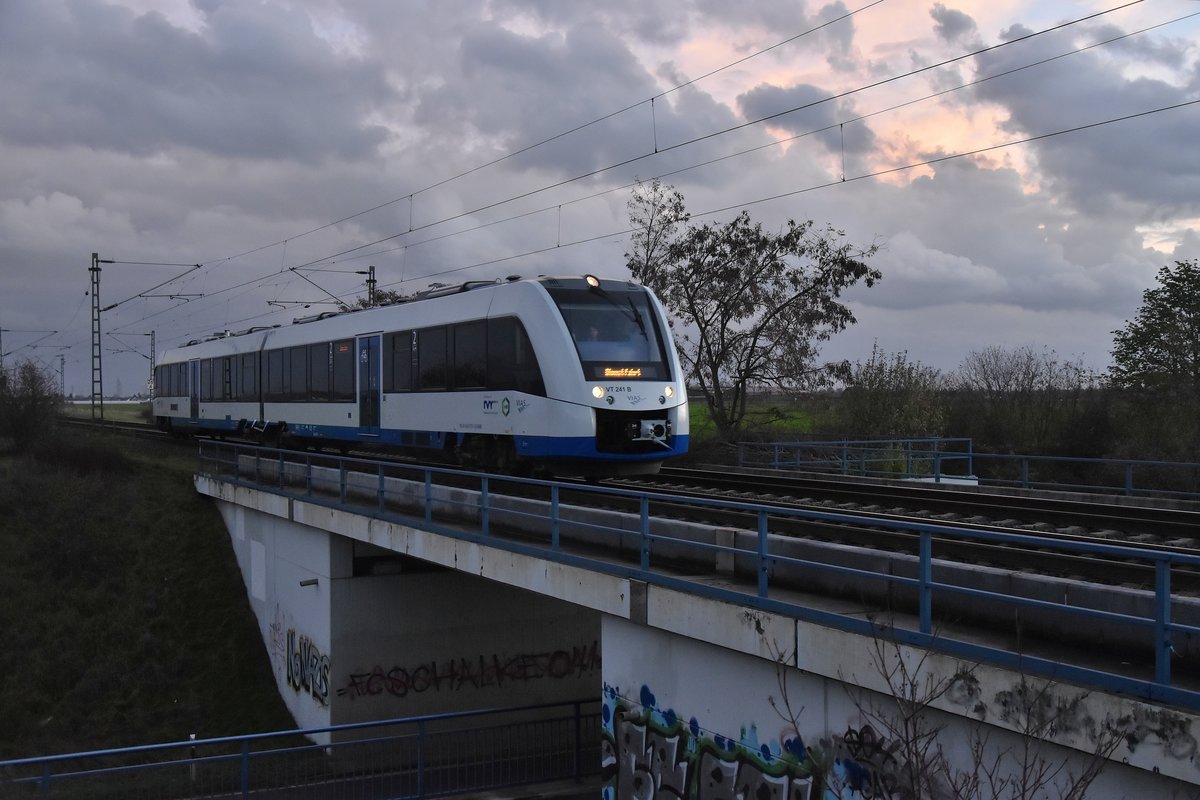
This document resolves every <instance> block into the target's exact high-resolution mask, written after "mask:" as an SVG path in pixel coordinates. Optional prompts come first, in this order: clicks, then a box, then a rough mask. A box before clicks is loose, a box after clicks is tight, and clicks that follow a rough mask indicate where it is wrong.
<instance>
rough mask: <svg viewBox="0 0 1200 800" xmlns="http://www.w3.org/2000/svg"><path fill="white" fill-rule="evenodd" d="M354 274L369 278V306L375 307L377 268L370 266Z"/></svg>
mask: <svg viewBox="0 0 1200 800" xmlns="http://www.w3.org/2000/svg"><path fill="white" fill-rule="evenodd" d="M354 274H355V275H366V276H367V305H368V306H373V305H375V267H374V266H370V267H367V268H366V270H361V269H357V270H355V271H354Z"/></svg>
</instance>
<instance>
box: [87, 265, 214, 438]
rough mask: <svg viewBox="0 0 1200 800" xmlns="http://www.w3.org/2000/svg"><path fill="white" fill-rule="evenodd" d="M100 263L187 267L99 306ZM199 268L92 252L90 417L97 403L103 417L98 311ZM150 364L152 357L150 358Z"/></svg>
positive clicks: (107, 308) (94, 416)
mask: <svg viewBox="0 0 1200 800" xmlns="http://www.w3.org/2000/svg"><path fill="white" fill-rule="evenodd" d="M101 264H135V265H140V266H148V267H187V268H188V269H187V272H182V273H180V274H179V275H176V276H175V277H174V278H169V279H168V280H165V281H163V282H162V283H160V284H158V285H157V286H151V287H150V288H149V289H146V290H145V291H142V292H138V293H137V294H135V295H133V297H127V298H125V299H124V300H122V301H121V302H119V303H113V304H112V305H110V306H105V307H104V308H101V307H100V265H101ZM197 269H200V265H199V264H176V263H172V262H163V261H114V260H113V259H111V258H100V256H98V255H97V254H95V253H92V266H91V267H89V268H88V272H90V273H92V419H96V408H97V403H99V409H100V419H101V420H103V419H104V374H103V364H102V362H101V353H102V351H103V344H102V343H101V341H100V312H101V311H111V310H112V309H114V308H116V307H117V306H120V305H124V304H125V303H128V302H129V301H130V300H133V299H134V298H135V297H147V296H150V295H149V293H150V292H153V291H154V290H155V289H161V288H162V287H164V286H166V285H167V284H168V283H172V282H173V281H177V280H179V279H180V278H182V277H183V276H184V275H186V274H187V273H188V272H191V271H192V270H197ZM150 363H151V365H153V363H154V359H153V358H151V359H150Z"/></svg>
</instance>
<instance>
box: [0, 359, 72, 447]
mask: <svg viewBox="0 0 1200 800" xmlns="http://www.w3.org/2000/svg"><path fill="white" fill-rule="evenodd" d="M61 406H62V396H61V395H60V394H59V393H58V390H57V389H56V387H55V383H54V380H53V378H51V377H50V376H49V375H48V374H46V373H45V372H44V371H43V370H41V369H40V368H39V367H38V366H37V365H36V364H34V363H33V362H32V361H23V362H21V363H20V364H18V365H17V368H16V369H15V370H13V371H12V372H11V373H0V439H7V440H8V441H11V442H12V447H13V449H15V450H16V451H17V452H18V453H20V452H24V451H26V450H28V449H29V448H30V447H31V446H32V445H33V443H34V442H36V441H37V440H38V439H39V438H41V437H43V436H44V435H45V434H46V433H48V432H49V431H51V430H53V428H54V423H55V422H56V420H57V417H58V412H59V409H60V408H61Z"/></svg>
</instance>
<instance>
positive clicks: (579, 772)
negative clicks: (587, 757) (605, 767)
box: [575, 701, 583, 783]
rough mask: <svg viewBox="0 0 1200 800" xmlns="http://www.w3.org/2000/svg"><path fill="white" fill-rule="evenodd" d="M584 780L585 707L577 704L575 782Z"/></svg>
mask: <svg viewBox="0 0 1200 800" xmlns="http://www.w3.org/2000/svg"><path fill="white" fill-rule="evenodd" d="M581 780H583V706H582V704H580V703H579V702H578V701H576V702H575V782H576V783H578V782H579V781H581Z"/></svg>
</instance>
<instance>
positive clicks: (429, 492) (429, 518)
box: [425, 470, 433, 522]
mask: <svg viewBox="0 0 1200 800" xmlns="http://www.w3.org/2000/svg"><path fill="white" fill-rule="evenodd" d="M425 521H426V522H433V473H432V472H430V471H429V470H425Z"/></svg>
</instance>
